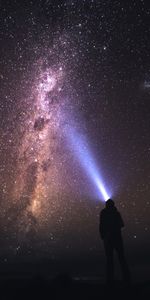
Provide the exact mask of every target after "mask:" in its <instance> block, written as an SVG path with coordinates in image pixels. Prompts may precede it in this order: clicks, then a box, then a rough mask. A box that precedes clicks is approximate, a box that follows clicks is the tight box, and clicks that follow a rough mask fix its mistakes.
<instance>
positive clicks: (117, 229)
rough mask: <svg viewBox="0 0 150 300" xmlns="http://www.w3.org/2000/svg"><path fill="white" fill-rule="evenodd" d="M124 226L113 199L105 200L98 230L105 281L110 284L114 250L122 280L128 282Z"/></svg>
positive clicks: (112, 273)
mask: <svg viewBox="0 0 150 300" xmlns="http://www.w3.org/2000/svg"><path fill="white" fill-rule="evenodd" d="M123 226H124V223H123V220H122V217H121V215H120V213H119V212H118V210H117V208H116V207H115V204H114V201H113V200H111V199H109V200H107V201H106V207H105V208H104V209H103V210H102V211H101V213H100V223H99V231H100V236H101V238H102V240H103V241H104V248H105V253H106V259H107V273H106V275H107V283H108V284H112V283H113V280H114V261H113V253H114V250H116V252H117V255H118V259H119V262H120V266H121V270H122V275H123V280H124V282H125V283H126V284H129V283H130V274H129V269H128V265H127V262H126V259H125V255H124V247H123V240H122V235H121V228H122V227H123Z"/></svg>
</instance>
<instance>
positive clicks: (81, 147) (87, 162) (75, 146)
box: [67, 126, 110, 201]
mask: <svg viewBox="0 0 150 300" xmlns="http://www.w3.org/2000/svg"><path fill="white" fill-rule="evenodd" d="M67 136H68V141H69V143H70V146H71V148H72V150H73V151H74V153H75V155H76V157H77V158H78V160H79V162H80V163H81V165H82V167H83V168H84V169H85V171H86V173H87V174H88V176H89V177H90V178H91V179H92V181H93V182H94V183H95V185H96V187H97V188H98V190H99V192H100V193H101V195H102V198H103V200H104V201H107V200H108V199H109V198H110V195H109V194H108V192H107V190H106V188H105V186H104V183H103V180H102V178H101V176H100V172H99V170H98V168H97V164H96V162H95V160H94V158H93V156H92V153H91V152H90V149H89V147H88V144H87V141H86V139H85V137H84V136H83V135H80V134H79V133H78V132H77V131H76V130H75V129H74V128H73V127H70V126H68V127H67Z"/></svg>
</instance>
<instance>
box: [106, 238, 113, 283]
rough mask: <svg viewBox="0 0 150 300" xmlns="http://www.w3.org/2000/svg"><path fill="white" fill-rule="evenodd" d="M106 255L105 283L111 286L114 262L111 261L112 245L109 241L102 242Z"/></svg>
mask: <svg viewBox="0 0 150 300" xmlns="http://www.w3.org/2000/svg"><path fill="white" fill-rule="evenodd" d="M104 247H105V253H106V260H107V261H106V281H107V283H108V284H111V283H112V282H113V280H114V261H113V245H112V243H110V242H109V241H104Z"/></svg>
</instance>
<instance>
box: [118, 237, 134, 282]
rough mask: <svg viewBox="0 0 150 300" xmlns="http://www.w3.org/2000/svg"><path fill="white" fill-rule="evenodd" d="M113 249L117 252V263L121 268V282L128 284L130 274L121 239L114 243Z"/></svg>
mask: <svg viewBox="0 0 150 300" xmlns="http://www.w3.org/2000/svg"><path fill="white" fill-rule="evenodd" d="M115 249H116V251H117V254H118V259H119V263H120V266H121V271H122V277H123V281H124V282H125V283H127V284H129V283H130V272H129V268H128V264H127V261H126V258H125V254H124V247H123V241H122V239H121V238H120V239H118V240H117V241H116V245H115Z"/></svg>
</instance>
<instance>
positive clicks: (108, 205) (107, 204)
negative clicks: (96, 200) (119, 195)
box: [105, 199, 115, 208]
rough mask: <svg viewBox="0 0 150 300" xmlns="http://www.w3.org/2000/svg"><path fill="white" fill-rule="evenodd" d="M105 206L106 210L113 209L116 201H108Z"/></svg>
mask: <svg viewBox="0 0 150 300" xmlns="http://www.w3.org/2000/svg"><path fill="white" fill-rule="evenodd" d="M105 205H106V208H112V207H114V206H115V203H114V201H113V200H112V199H108V200H107V201H106V203H105Z"/></svg>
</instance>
